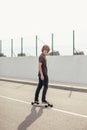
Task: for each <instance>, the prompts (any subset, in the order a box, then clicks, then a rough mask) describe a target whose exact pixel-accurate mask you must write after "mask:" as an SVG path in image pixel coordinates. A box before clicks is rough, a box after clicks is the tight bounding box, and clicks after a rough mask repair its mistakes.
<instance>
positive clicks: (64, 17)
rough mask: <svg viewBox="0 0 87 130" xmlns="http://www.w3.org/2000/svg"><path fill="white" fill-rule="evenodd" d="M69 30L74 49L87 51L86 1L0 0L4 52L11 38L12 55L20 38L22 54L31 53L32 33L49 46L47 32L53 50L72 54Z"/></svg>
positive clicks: (33, 51) (33, 45) (7, 49)
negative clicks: (21, 39)
mask: <svg viewBox="0 0 87 130" xmlns="http://www.w3.org/2000/svg"><path fill="white" fill-rule="evenodd" d="M73 29H74V30H75V38H76V39H75V43H76V45H75V46H76V49H77V50H83V51H84V52H85V54H87V36H86V35H87V0H0V39H1V40H2V42H3V47H2V50H3V52H4V53H6V54H7V55H10V39H11V38H13V39H14V53H15V55H16V54H17V53H19V52H20V38H21V37H24V51H25V53H27V54H30V55H35V35H38V37H39V38H40V40H42V41H43V42H45V43H48V44H49V45H50V46H51V33H54V50H59V52H60V54H61V55H72V31H73ZM40 40H39V41H38V46H39V52H40V48H41V46H42V45H43V43H42V42H41V41H40ZM39 52H38V53H39Z"/></svg>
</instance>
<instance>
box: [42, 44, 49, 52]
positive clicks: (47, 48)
mask: <svg viewBox="0 0 87 130" xmlns="http://www.w3.org/2000/svg"><path fill="white" fill-rule="evenodd" d="M44 50H47V52H49V51H50V47H49V46H48V45H44V46H43V47H42V50H41V51H42V52H43V51H44Z"/></svg>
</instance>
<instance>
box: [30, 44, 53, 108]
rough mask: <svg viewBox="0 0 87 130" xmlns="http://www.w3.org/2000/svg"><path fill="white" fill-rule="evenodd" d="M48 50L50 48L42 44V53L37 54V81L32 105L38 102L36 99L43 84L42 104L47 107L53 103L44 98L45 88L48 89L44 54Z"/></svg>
mask: <svg viewBox="0 0 87 130" xmlns="http://www.w3.org/2000/svg"><path fill="white" fill-rule="evenodd" d="M49 51H50V48H49V46H48V45H44V46H43V47H42V53H41V55H40V56H39V71H38V78H39V82H38V86H37V88H36V92H35V98H34V102H32V103H31V104H32V105H35V104H37V105H38V104H39V100H38V98H39V93H40V90H41V88H42V86H43V93H42V104H44V105H45V106H47V107H48V106H50V107H53V105H52V104H50V103H49V102H48V101H47V100H46V93H47V89H48V72H47V62H46V55H47V53H48V52H49Z"/></svg>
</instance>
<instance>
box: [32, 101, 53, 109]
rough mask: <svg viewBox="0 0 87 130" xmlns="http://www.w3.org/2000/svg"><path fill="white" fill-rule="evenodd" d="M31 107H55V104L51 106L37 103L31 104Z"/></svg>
mask: <svg viewBox="0 0 87 130" xmlns="http://www.w3.org/2000/svg"><path fill="white" fill-rule="evenodd" d="M31 105H33V106H37V107H45V108H47V107H53V104H50V103H48V104H47V103H36V102H31Z"/></svg>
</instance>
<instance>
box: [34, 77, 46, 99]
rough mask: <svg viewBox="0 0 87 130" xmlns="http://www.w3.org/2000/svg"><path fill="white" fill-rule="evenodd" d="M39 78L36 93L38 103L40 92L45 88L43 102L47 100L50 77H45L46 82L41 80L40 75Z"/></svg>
mask: <svg viewBox="0 0 87 130" xmlns="http://www.w3.org/2000/svg"><path fill="white" fill-rule="evenodd" d="M38 76H39V83H38V86H37V89H36V92H35V101H38V97H39V93H40V90H41V88H42V86H43V93H42V101H44V100H46V93H47V89H48V76H47V75H44V80H41V78H40V75H38Z"/></svg>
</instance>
